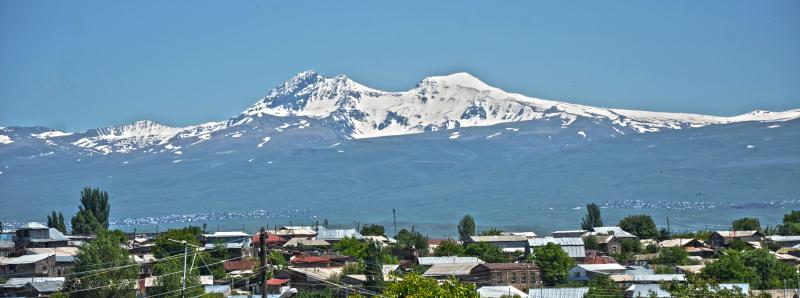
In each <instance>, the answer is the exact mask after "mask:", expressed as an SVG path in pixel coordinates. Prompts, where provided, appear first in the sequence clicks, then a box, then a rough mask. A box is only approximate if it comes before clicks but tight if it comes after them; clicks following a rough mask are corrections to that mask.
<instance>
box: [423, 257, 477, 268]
mask: <svg viewBox="0 0 800 298" xmlns="http://www.w3.org/2000/svg"><path fill="white" fill-rule="evenodd" d="M482 263H485V262H484V261H483V260H481V259H478V258H477V257H419V258H417V264H420V265H422V266H433V265H437V264H482Z"/></svg>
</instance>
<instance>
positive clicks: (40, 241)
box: [16, 222, 69, 249]
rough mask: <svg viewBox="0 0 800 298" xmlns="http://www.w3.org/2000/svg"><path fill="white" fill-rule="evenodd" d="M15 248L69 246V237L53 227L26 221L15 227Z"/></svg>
mask: <svg viewBox="0 0 800 298" xmlns="http://www.w3.org/2000/svg"><path fill="white" fill-rule="evenodd" d="M16 236H17V237H16V240H17V248H18V249H20V248H21V249H25V248H32V247H63V246H69V239H68V238H67V237H66V236H64V234H62V233H61V232H60V231H58V230H57V229H55V228H48V227H47V226H45V225H43V224H41V223H38V222H28V223H25V224H24V225H22V226H20V227H18V228H17V232H16Z"/></svg>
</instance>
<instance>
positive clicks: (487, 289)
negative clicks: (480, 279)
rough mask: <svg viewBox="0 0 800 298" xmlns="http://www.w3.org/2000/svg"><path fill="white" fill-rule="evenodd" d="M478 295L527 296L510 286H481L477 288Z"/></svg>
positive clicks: (496, 297)
mask: <svg viewBox="0 0 800 298" xmlns="http://www.w3.org/2000/svg"><path fill="white" fill-rule="evenodd" d="M478 295H479V296H480V297H481V298H499V297H513V296H514V295H517V296H519V297H525V296H527V295H526V294H525V292H523V291H520V290H519V289H517V288H515V287H512V286H483V287H480V288H478Z"/></svg>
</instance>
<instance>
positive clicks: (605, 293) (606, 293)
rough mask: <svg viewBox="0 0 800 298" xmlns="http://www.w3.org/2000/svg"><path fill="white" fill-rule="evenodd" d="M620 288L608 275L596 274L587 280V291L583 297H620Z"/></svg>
mask: <svg viewBox="0 0 800 298" xmlns="http://www.w3.org/2000/svg"><path fill="white" fill-rule="evenodd" d="M622 294H623V292H622V289H620V288H619V286H618V285H617V283H616V282H614V281H613V280H611V278H610V277H608V275H604V274H597V275H595V276H594V277H592V279H591V280H589V292H587V293H586V294H585V295H583V297H584V298H605V297H622Z"/></svg>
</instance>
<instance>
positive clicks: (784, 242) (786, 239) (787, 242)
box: [767, 235, 800, 247]
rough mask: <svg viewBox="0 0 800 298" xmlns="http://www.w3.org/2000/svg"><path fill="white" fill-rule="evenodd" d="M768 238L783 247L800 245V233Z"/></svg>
mask: <svg viewBox="0 0 800 298" xmlns="http://www.w3.org/2000/svg"><path fill="white" fill-rule="evenodd" d="M767 240H768V241H770V242H772V243H775V244H777V245H780V246H781V247H793V246H796V245H800V235H795V236H778V235H774V236H767Z"/></svg>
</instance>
